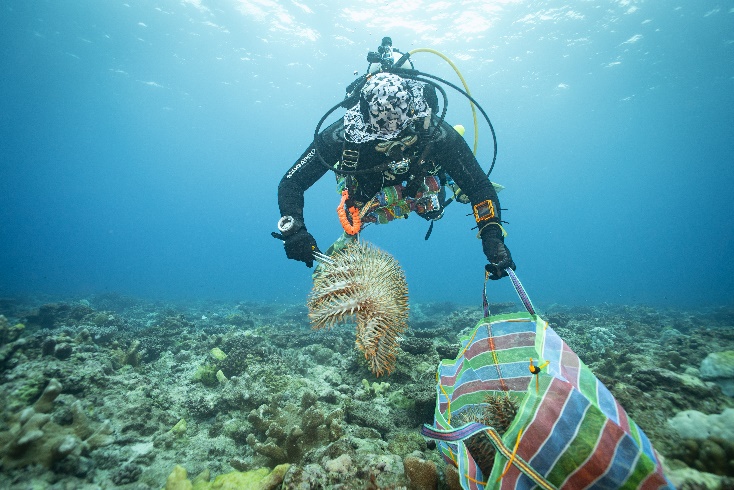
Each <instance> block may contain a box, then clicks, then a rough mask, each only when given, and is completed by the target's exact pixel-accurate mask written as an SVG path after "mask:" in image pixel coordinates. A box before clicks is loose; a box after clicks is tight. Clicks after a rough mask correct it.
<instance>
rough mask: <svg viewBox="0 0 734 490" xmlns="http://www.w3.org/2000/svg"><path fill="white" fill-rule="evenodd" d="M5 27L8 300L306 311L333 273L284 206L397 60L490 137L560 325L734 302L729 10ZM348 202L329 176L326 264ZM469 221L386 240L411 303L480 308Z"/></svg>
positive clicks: (312, 194) (90, 13)
mask: <svg viewBox="0 0 734 490" xmlns="http://www.w3.org/2000/svg"><path fill="white" fill-rule="evenodd" d="M0 25H2V26H3V27H2V29H1V30H0V73H2V76H0V295H3V296H12V295H18V294H50V295H60V296H66V295H85V294H98V293H105V292H116V293H122V294H130V295H135V296H142V297H162V298H174V299H185V298H211V299H228V300H229V299H250V300H266V301H269V300H273V301H282V302H303V301H305V298H306V295H307V293H308V291H309V288H310V272H311V271H310V270H309V269H307V268H306V267H305V266H304V265H303V264H302V263H297V262H294V261H289V260H287V259H286V258H285V254H284V253H283V249H282V245H281V243H280V242H278V241H277V240H274V239H273V238H272V237H271V236H270V232H271V231H274V230H275V224H276V221H277V220H278V218H279V213H278V207H277V201H276V192H277V185H278V182H279V180H280V178H281V177H282V175H283V174H284V172H285V171H286V170H287V169H288V168H289V167H290V165H292V163H293V162H294V161H295V160H296V159H297V157H298V156H299V155H300V154H301V152H302V151H303V150H304V149H305V148H306V147H307V145H308V144H309V142H310V141H311V139H312V138H313V131H314V128H315V125H316V123H317V122H318V120H319V118H320V117H321V116H322V115H323V113H324V112H325V111H326V110H327V109H328V108H330V107H331V106H332V105H334V104H335V103H336V102H338V101H339V100H340V99H341V98H342V97H343V95H344V89H345V87H346V86H347V85H348V84H349V83H350V82H351V81H352V80H353V79H354V78H355V75H354V73H355V72H359V73H362V72H364V70H365V68H366V65H367V63H366V61H365V55H366V53H367V52H368V51H374V50H375V49H376V48H377V46H378V45H379V43H380V40H381V38H382V37H383V36H391V37H392V39H393V41H394V45H395V47H397V48H399V49H401V50H403V51H410V50H413V49H416V48H424V47H425V48H433V49H436V50H439V51H440V52H442V53H444V54H446V56H448V57H449V58H451V59H452V60H453V61H454V62H455V63H456V64H457V66H458V67H459V69H460V70H461V73H462V74H463V75H464V77H465V78H466V80H467V83H468V85H469V87H470V89H471V92H472V95H474V97H475V98H476V99H477V100H479V101H480V103H481V104H482V106H483V107H484V108H485V110H486V111H487V112H488V114H489V116H490V117H491V119H492V122H493V124H494V126H495V129H496V132H497V138H498V144H499V154H498V159H497V164H496V167H495V170H494V172H493V173H492V180H494V181H496V182H498V183H500V184H502V185H504V186H505V187H506V189H505V190H504V191H502V192H501V194H500V199H501V201H502V206H503V207H504V208H506V211H505V212H504V215H503V217H504V218H505V219H506V220H507V221H509V224H508V225H507V230H508V232H509V236H508V237H507V241H506V243H507V244H508V246H509V248H510V250H511V251H512V253H513V257H514V259H515V262H516V264H517V273H518V275H519V276H520V278H521V279H522V281H523V283H524V284H525V286H526V288H527V289H528V291H529V292H530V294H531V297H532V298H533V299H534V301H535V302H536V303H539V304H551V303H554V302H559V303H564V304H587V303H588V304H593V303H602V302H609V303H621V304H650V305H672V306H675V305H686V306H690V305H732V303H734V278H733V277H734V261H732V258H731V257H732V252H733V251H734V245H733V240H734V226H732V223H731V219H732V218H731V216H732V204H731V194H732V193H731V189H732V186H733V185H734V158H733V157H732V154H734V138H733V137H732V135H734V7H732V4H731V2H720V1H711V0H700V1H696V2H692V1H684V0H673V1H667V2H649V1H647V2H646V1H643V0H618V1H601V2H589V1H583V2H571V3H568V2H559V1H555V0H553V1H522V0H517V1H514V0H501V1H496V2H421V1H413V2H373V1H366V2H360V3H354V4H351V5H350V6H347V7H345V6H344V3H343V2H336V1H331V0H326V1H323V2H318V3H313V2H299V1H290V2H257V1H246V0H183V1H144V0H128V1H104V2H101V1H98V0H69V1H64V2H58V1H52V0H37V1H33V2H29V1H27V0H5V1H4V2H3V3H2V6H0ZM414 62H415V64H416V67H417V68H419V69H421V70H423V71H426V72H428V73H432V74H435V75H438V76H442V77H445V78H446V79H448V80H450V81H452V82H453V83H459V81H458V78H457V77H456V75H455V74H454V73H453V71H452V70H451V69H450V68H449V67H448V65H447V64H446V63H445V62H444V61H443V60H441V59H440V58H438V57H437V56H433V55H431V54H426V53H417V54H415V56H414ZM449 98H450V99H449V112H448V120H449V121H450V122H452V123H454V124H457V123H461V124H463V125H464V126H466V127H467V139H468V140H469V142H470V144H471V143H472V142H473V141H472V140H473V137H472V121H471V113H470V110H469V104H468V102H467V101H466V100H465V99H464V98H463V97H462V96H461V95H459V94H458V93H456V92H452V91H449ZM479 124H480V126H479V151H478V158H479V160H480V162H481V163H482V165H483V166H484V168H485V169H486V168H487V167H488V165H489V162H490V160H491V157H492V144H491V135H490V133H489V131H488V128H487V126H486V125H485V124H484V123H483V122H482V121H481V120H480V122H479ZM338 199H339V196H338V195H337V194H336V193H335V189H334V179H333V176H331V175H327V176H325V177H324V178H323V179H322V180H321V181H320V182H319V183H317V185H315V186H314V187H313V188H312V189H310V190H309V192H308V193H307V195H306V221H307V224H308V226H309V230H310V231H311V232H312V233H313V234H314V236H315V237H316V239H317V241H318V242H319V245H320V246H321V248H322V249H325V248H326V247H327V246H328V245H329V244H330V243H331V241H333V240H334V239H335V238H336V237H337V236H338V234H339V233H340V226H339V223H338V220H337V217H336V214H335V211H334V210H335V208H336V205H337V203H338ZM468 212H469V209H468V207H466V206H463V207H462V206H461V205H458V204H456V205H453V206H451V207H450V208H448V209H447V212H446V216H445V217H444V219H443V220H441V221H439V222H437V223H436V226H435V228H434V230H433V234H432V236H431V238H430V239H429V240H428V241H425V240H424V239H423V237H424V235H425V233H426V231H427V227H428V224H427V223H426V222H425V221H423V220H422V219H420V218H418V217H417V216H416V217H411V218H410V219H408V220H407V221H403V222H394V223H391V224H389V225H386V226H382V227H370V228H368V229H366V230H365V233H364V238H365V239H367V240H369V241H372V242H374V243H376V244H377V245H378V246H380V247H381V248H384V249H386V250H388V251H389V252H391V253H392V254H393V255H395V256H396V258H397V259H398V260H399V261H400V263H401V264H402V265H403V267H404V269H405V271H406V274H407V278H408V284H409V288H410V294H411V298H412V299H413V300H417V301H437V300H441V301H444V300H447V301H453V302H458V303H477V304H479V301H480V299H481V296H480V295H481V288H482V284H483V265H484V263H485V258H484V256H483V254H482V250H481V244H480V242H479V240H477V239H476V238H475V236H474V233H475V232H473V231H472V230H471V227H472V226H473V225H474V223H473V221H472V219H471V217H468V216H466V214H467V213H468ZM488 294H489V296H490V299H492V300H495V301H507V300H513V299H514V292H513V291H512V288H511V286H510V284H509V281H508V280H507V279H504V280H503V281H500V282H498V283H491V284H490V285H489V287H488Z"/></svg>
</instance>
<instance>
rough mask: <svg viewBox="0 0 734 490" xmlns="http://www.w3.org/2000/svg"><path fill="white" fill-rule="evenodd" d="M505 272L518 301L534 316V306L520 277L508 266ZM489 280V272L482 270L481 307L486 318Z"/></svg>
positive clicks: (487, 314)
mask: <svg viewBox="0 0 734 490" xmlns="http://www.w3.org/2000/svg"><path fill="white" fill-rule="evenodd" d="M505 272H506V273H507V275H508V276H509V277H510V281H512V286H513V287H514V288H515V292H516V293H517V295H518V296H519V297H520V301H522V304H523V306H525V309H526V310H527V311H528V313H530V314H531V315H533V316H535V315H536V314H537V313H536V312H535V307H534V306H533V302H532V301H530V296H528V293H527V292H526V291H525V288H524V287H523V286H522V283H521V282H520V279H519V278H518V277H517V274H515V271H513V270H512V269H510V268H509V267H508V268H507V269H505ZM488 280H489V272H486V271H485V272H484V289H483V291H482V307H483V309H484V318H487V317H488V316H489V302H488V301H487V281H488Z"/></svg>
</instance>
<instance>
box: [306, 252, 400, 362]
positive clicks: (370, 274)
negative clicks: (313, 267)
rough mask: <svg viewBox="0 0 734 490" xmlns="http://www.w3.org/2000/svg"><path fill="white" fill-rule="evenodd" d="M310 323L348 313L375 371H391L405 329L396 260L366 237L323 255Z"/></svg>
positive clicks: (340, 319) (331, 323) (327, 324)
mask: <svg viewBox="0 0 734 490" xmlns="http://www.w3.org/2000/svg"><path fill="white" fill-rule="evenodd" d="M308 309H309V314H308V316H309V317H310V318H311V323H312V325H313V327H314V328H316V329H319V328H324V327H332V326H334V324H336V323H338V322H343V321H345V320H346V319H347V318H349V317H351V316H352V315H355V316H356V320H357V332H356V333H357V341H356V344H357V347H358V348H359V350H361V351H362V352H364V355H365V358H366V359H367V360H368V361H369V365H370V369H371V370H372V372H373V373H374V374H375V376H380V375H382V374H385V373H387V374H390V373H391V372H392V371H393V369H394V365H395V357H396V355H397V351H398V337H399V335H400V334H401V333H402V332H403V331H405V330H406V329H407V323H406V322H407V319H408V286H407V283H406V280H405V274H404V273H403V270H402V269H401V268H400V265H399V264H398V263H397V261H396V260H395V259H394V258H393V257H392V256H391V255H390V254H388V253H387V252H384V251H382V250H379V249H378V248H376V247H374V246H372V245H370V244H368V243H366V242H354V243H351V244H349V245H348V246H347V247H345V248H344V249H342V250H340V251H339V252H337V253H335V254H334V255H332V256H331V257H330V259H329V260H326V261H324V263H323V264H322V266H321V268H320V270H319V272H318V273H317V274H316V275H315V277H314V285H313V290H312V291H311V295H310V297H309V299H308Z"/></svg>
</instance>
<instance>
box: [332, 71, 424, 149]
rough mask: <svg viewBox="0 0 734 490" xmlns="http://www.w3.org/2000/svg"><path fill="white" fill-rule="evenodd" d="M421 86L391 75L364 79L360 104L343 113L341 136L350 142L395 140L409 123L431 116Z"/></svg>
mask: <svg viewBox="0 0 734 490" xmlns="http://www.w3.org/2000/svg"><path fill="white" fill-rule="evenodd" d="M423 86H424V84H423V83H421V82H418V81H415V80H411V79H404V78H402V77H399V76H398V75H395V74H394V73H378V74H377V75H374V76H372V77H371V78H369V79H368V80H367V82H366V83H365V85H364V87H363V88H362V90H361V91H360V96H359V102H358V103H357V104H355V105H354V107H352V108H351V109H349V110H347V112H346V113H345V114H344V135H345V138H346V139H347V140H348V141H350V142H352V143H357V144H358V143H365V142H368V141H373V140H392V139H395V138H396V137H397V136H398V135H399V134H400V133H401V132H402V131H403V130H404V129H405V128H406V127H408V125H409V124H410V123H412V122H413V121H415V120H417V119H421V118H424V117H426V116H430V115H431V108H430V107H429V105H428V102H427V101H426V98H425V96H424V95H423Z"/></svg>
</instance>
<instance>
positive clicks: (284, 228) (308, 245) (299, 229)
mask: <svg viewBox="0 0 734 490" xmlns="http://www.w3.org/2000/svg"><path fill="white" fill-rule="evenodd" d="M278 231H280V233H275V232H273V233H271V235H273V237H275V238H277V239H278V240H283V247H284V248H285V255H286V257H288V258H289V259H292V260H298V261H300V262H305V263H306V266H307V267H313V260H314V259H313V254H314V252H321V251H320V250H319V247H318V246H317V245H316V239H314V237H313V236H312V235H311V234H310V233H309V232H308V231H307V230H306V226H305V225H304V224H303V221H301V220H299V219H297V218H292V217H290V216H284V217H283V218H281V219H280V221H278Z"/></svg>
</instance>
